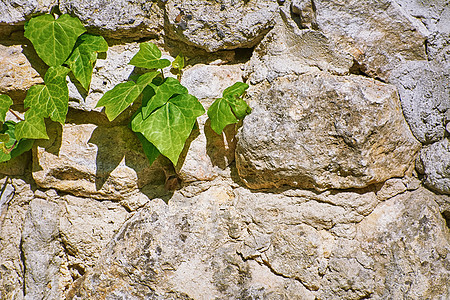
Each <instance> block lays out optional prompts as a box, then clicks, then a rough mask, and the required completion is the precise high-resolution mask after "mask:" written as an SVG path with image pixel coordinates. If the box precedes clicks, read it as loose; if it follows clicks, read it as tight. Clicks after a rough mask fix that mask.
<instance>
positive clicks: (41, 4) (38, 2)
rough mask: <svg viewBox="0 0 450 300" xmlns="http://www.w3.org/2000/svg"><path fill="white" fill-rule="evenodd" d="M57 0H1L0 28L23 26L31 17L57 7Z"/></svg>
mask: <svg viewBox="0 0 450 300" xmlns="http://www.w3.org/2000/svg"><path fill="white" fill-rule="evenodd" d="M57 3H58V1H57V0H1V1H0V27H2V26H5V24H2V23H6V24H7V25H19V24H20V25H23V23H24V22H25V21H26V20H28V19H29V18H31V16H32V15H37V14H43V13H48V12H50V9H51V8H52V7H53V6H54V5H57Z"/></svg>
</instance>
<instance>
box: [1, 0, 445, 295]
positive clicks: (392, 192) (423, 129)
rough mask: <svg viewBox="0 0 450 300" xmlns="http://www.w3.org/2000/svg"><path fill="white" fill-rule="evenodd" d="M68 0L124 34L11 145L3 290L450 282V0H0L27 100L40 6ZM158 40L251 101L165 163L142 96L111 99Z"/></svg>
mask: <svg viewBox="0 0 450 300" xmlns="http://www.w3.org/2000/svg"><path fill="white" fill-rule="evenodd" d="M49 12H61V13H68V14H70V15H72V16H76V17H78V18H79V19H80V20H81V22H82V23H83V24H84V25H85V26H86V28H87V30H88V32H90V33H93V34H101V35H103V36H104V37H105V38H106V39H107V41H108V44H109V50H108V52H107V53H106V56H104V57H100V58H99V59H98V61H97V62H96V65H95V68H94V73H93V78H92V83H91V86H90V89H89V91H88V93H86V92H85V91H84V92H83V91H82V90H80V89H79V88H77V85H76V83H74V82H72V81H71V79H70V78H69V77H68V78H67V80H68V83H69V90H70V102H69V114H68V116H67V120H66V123H65V124H64V125H59V124H57V123H52V122H49V123H48V124H47V131H48V135H49V137H50V139H49V140H39V141H36V142H35V144H34V146H33V149H32V151H29V152H26V153H24V154H22V155H21V156H19V157H17V158H15V159H13V160H12V161H9V162H6V163H1V164H0V187H1V188H0V299H14V300H16V299H18V300H22V299H26V300H35V299H311V300H313V299H349V300H350V299H355V300H356V299H417V300H419V299H450V284H449V282H450V229H449V227H450V141H449V139H450V1H448V0H436V1H421V0H370V1H367V0H343V1H341V0H339V1H338V0H326V1H325V0H283V1H281V0H278V1H276V0H263V1H257V0H218V1H207V0H185V1H179V0H169V1H162V0H154V1H144V0H131V1H128V0H127V1H125V0H114V1H100V0H91V1H79V0H60V1H53V0H45V1H34V0H33V1H19V0H0V94H7V95H9V96H11V98H12V99H13V101H14V105H13V106H12V109H13V110H14V111H15V114H16V115H19V116H20V115H21V114H23V113H24V106H23V100H24V98H25V96H26V92H27V90H28V89H29V88H30V87H31V86H32V85H34V84H38V83H42V81H43V80H42V76H41V75H42V74H43V72H45V66H44V65H43V63H42V61H40V60H39V58H38V57H37V55H36V54H35V52H34V50H33V48H32V45H31V43H30V42H29V41H28V40H27V39H26V38H24V36H23V30H24V24H25V22H26V21H27V20H29V19H30V18H32V17H33V16H37V15H40V14H44V13H49ZM142 41H151V42H153V43H155V44H157V45H158V46H159V48H160V49H161V50H162V52H163V57H165V58H169V59H172V58H171V57H174V56H176V55H177V54H178V53H180V52H182V53H183V54H184V55H185V56H186V58H187V67H186V68H185V70H184V72H183V76H182V79H181V81H182V84H183V85H185V86H186V87H187V88H188V90H189V92H190V93H191V94H193V95H195V96H196V97H197V98H198V99H199V100H200V101H201V103H202V104H203V106H204V107H205V108H207V107H208V106H209V105H211V103H212V102H213V101H214V99H215V98H217V97H220V96H221V94H222V91H223V90H224V89H225V88H226V87H228V86H230V85H231V84H233V83H234V82H236V81H244V82H246V83H248V84H249V85H250V87H249V89H248V91H247V94H246V96H245V100H246V101H247V103H248V104H249V105H250V107H251V108H252V112H251V114H250V115H248V116H247V117H246V118H245V119H244V120H243V122H242V123H240V124H237V125H236V126H235V125H230V126H228V127H226V128H225V131H224V133H223V134H222V135H218V134H216V133H215V132H214V131H213V130H212V129H211V127H210V121H209V120H208V117H207V115H203V116H201V117H200V118H198V120H197V126H196V127H195V128H194V131H193V133H192V134H191V137H190V138H189V140H188V145H189V147H188V148H187V147H186V148H185V150H184V152H183V154H182V159H181V160H180V163H179V164H178V165H176V166H173V165H172V164H171V163H170V162H169V160H168V159H166V158H164V157H160V158H158V159H157V160H156V162H155V163H154V164H153V165H152V166H150V165H149V164H148V161H147V159H146V157H145V154H144V153H143V150H142V148H141V146H140V143H139V140H138V139H137V138H136V137H135V136H134V134H133V132H132V131H131V130H130V129H129V127H128V125H127V124H128V122H129V119H130V117H131V115H132V114H133V109H132V108H130V109H128V110H126V111H125V112H123V113H122V114H121V115H120V116H119V117H118V118H117V119H116V120H115V121H114V122H109V121H108V120H107V118H106V116H105V114H104V112H103V111H102V110H101V109H99V108H96V107H95V106H96V104H97V101H98V100H99V99H100V98H101V96H102V95H103V94H104V93H105V92H106V91H108V90H110V89H112V88H113V87H114V86H115V85H116V84H118V83H121V82H124V81H126V80H127V79H128V78H129V77H130V75H132V74H133V72H134V71H135V70H134V67H133V66H131V65H128V62H129V60H130V59H131V57H133V55H134V54H135V53H137V51H138V50H139V43H140V42H142ZM164 73H165V75H166V76H174V75H173V74H171V73H170V70H169V69H165V70H164ZM7 118H8V119H14V118H15V116H14V115H13V114H8V115H7ZM168 176H175V177H176V178H178V181H179V184H178V187H177V189H175V190H171V189H167V185H166V180H167V177H168Z"/></svg>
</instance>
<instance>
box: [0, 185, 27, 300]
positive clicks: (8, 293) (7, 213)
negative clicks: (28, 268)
mask: <svg viewBox="0 0 450 300" xmlns="http://www.w3.org/2000/svg"><path fill="white" fill-rule="evenodd" d="M0 182H1V185H2V192H1V198H0V298H1V299H18V300H21V299H23V296H24V295H23V293H24V291H23V285H24V282H25V280H24V277H23V274H24V270H25V269H24V263H23V259H22V250H21V238H22V231H23V228H24V220H25V215H26V212H27V205H28V204H29V203H30V201H31V200H32V199H33V191H32V190H31V189H30V186H29V185H28V184H26V182H25V181H23V180H20V179H12V180H11V179H9V178H8V177H4V178H2V179H1V181H0Z"/></svg>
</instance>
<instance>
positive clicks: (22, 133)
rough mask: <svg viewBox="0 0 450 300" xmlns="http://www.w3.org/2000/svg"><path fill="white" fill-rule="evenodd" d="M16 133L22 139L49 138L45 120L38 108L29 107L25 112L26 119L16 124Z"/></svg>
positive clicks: (17, 137) (18, 138)
mask: <svg viewBox="0 0 450 300" xmlns="http://www.w3.org/2000/svg"><path fill="white" fill-rule="evenodd" d="M15 135H16V139H17V140H21V139H24V138H25V139H48V135H47V130H46V128H45V122H44V118H43V117H42V115H40V114H39V112H38V111H37V110H34V109H29V110H27V111H26V112H25V120H24V121H21V122H19V123H18V124H17V125H16V130H15Z"/></svg>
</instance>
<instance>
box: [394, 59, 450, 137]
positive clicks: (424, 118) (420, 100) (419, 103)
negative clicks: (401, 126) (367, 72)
mask: <svg viewBox="0 0 450 300" xmlns="http://www.w3.org/2000/svg"><path fill="white" fill-rule="evenodd" d="M389 81H390V82H392V83H393V84H395V85H396V86H397V88H398V92H399V95H400V99H401V102H402V108H403V113H404V115H405V118H406V121H408V124H409V126H410V127H411V131H412V133H413V134H414V136H415V137H416V138H417V139H418V140H419V141H421V142H422V143H427V144H428V143H432V142H436V141H439V140H440V139H442V138H443V137H444V134H445V122H446V119H445V114H446V112H447V111H449V112H450V68H448V67H447V68H446V67H445V66H440V65H438V64H436V63H433V62H428V61H409V62H405V63H403V64H401V65H400V66H399V67H398V68H397V69H396V70H395V71H393V72H392V73H391V76H390V78H389Z"/></svg>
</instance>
